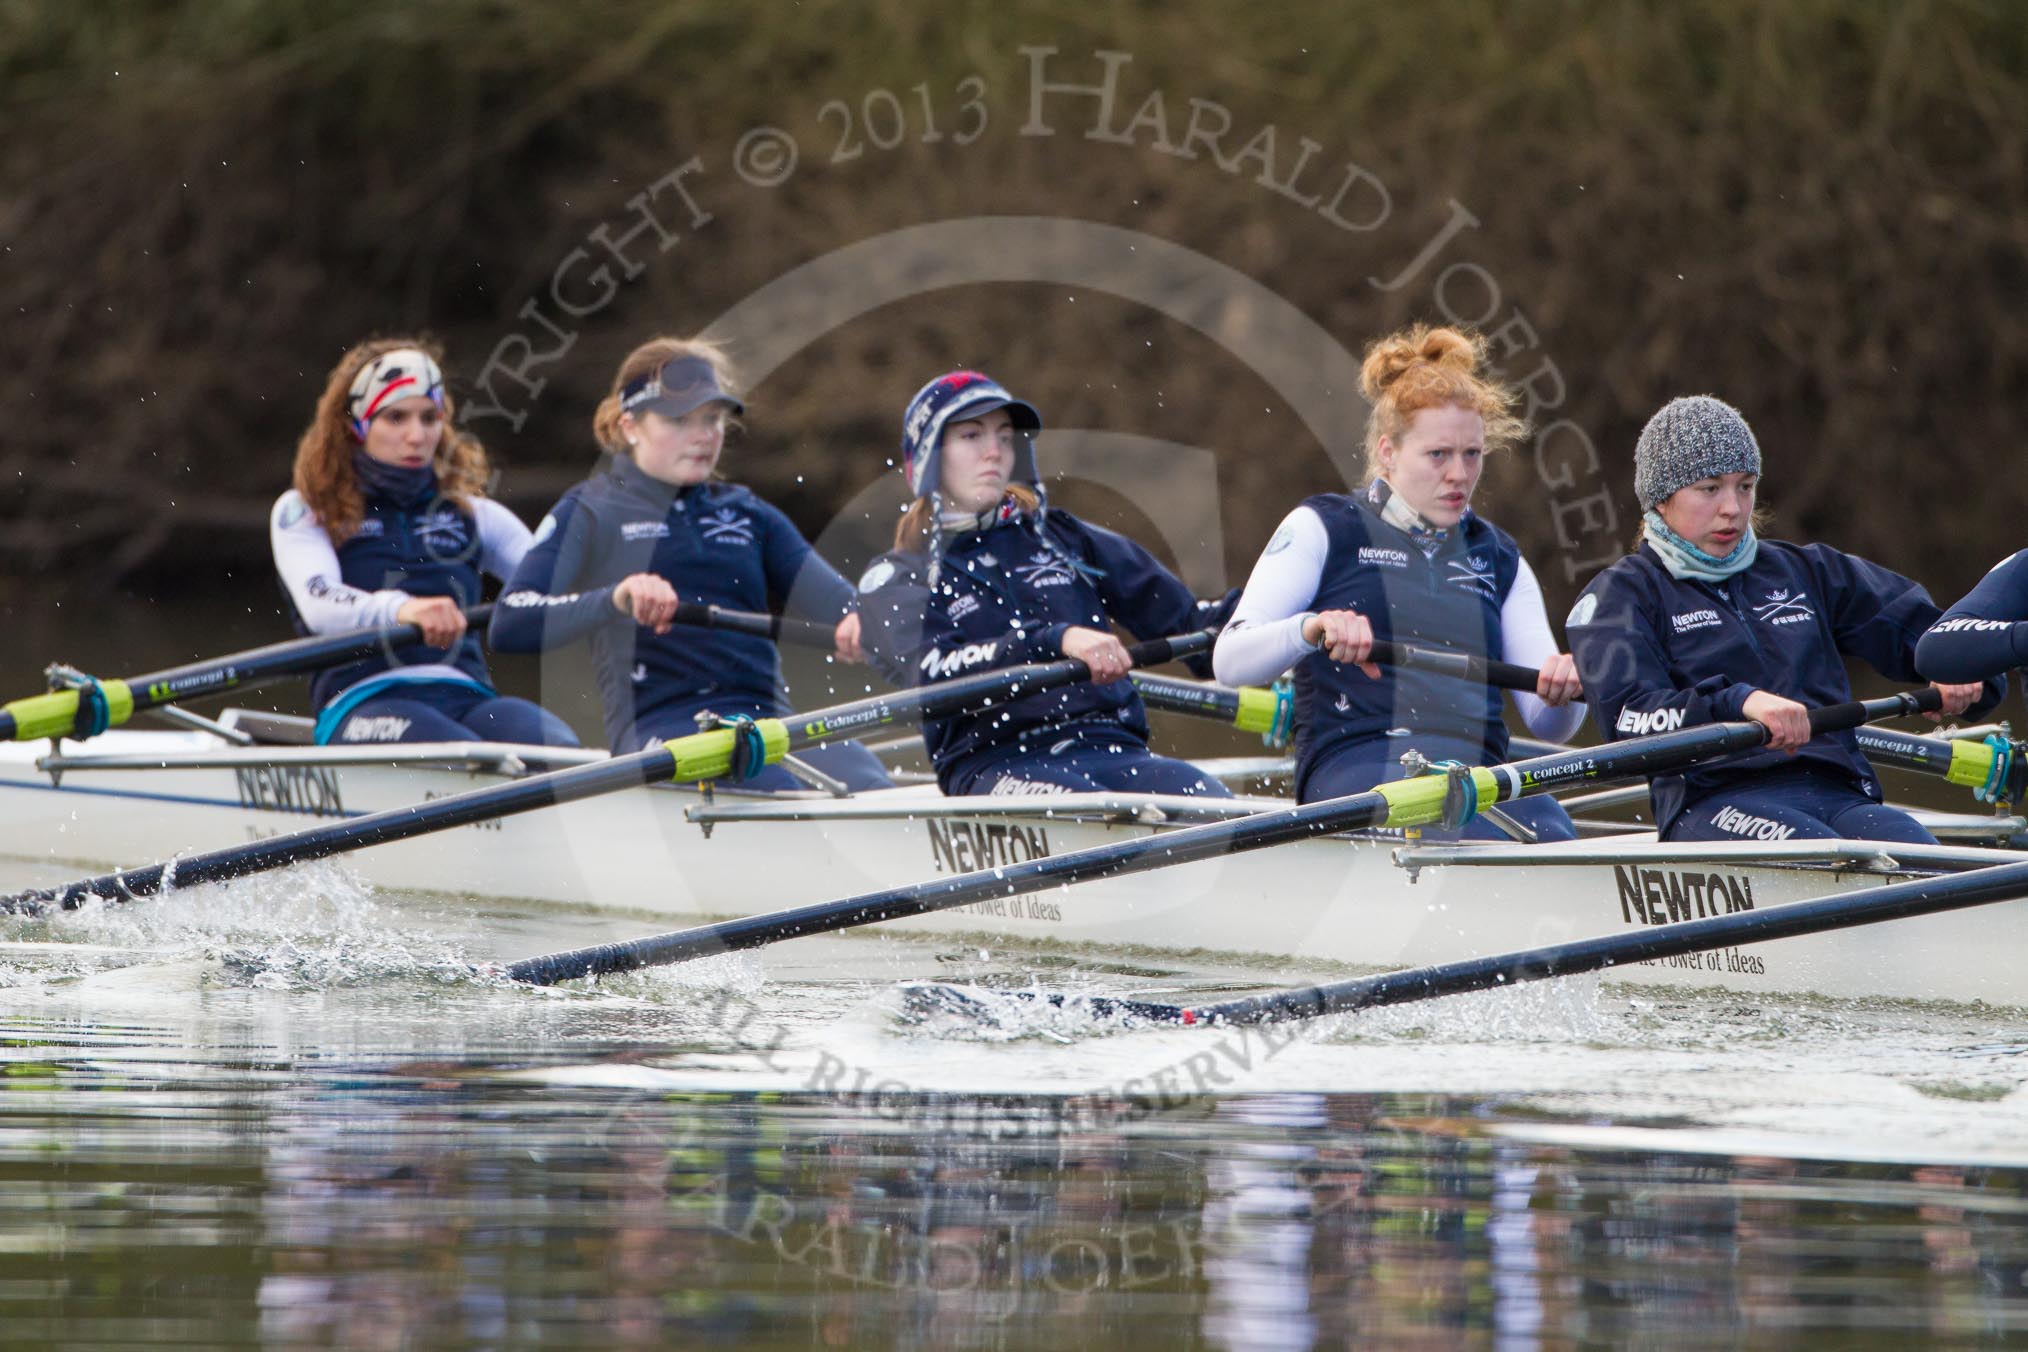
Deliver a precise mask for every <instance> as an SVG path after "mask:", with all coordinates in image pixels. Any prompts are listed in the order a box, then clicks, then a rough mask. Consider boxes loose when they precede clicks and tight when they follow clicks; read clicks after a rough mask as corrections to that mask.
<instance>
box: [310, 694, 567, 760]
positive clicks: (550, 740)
mask: <svg viewBox="0 0 2028 1352" xmlns="http://www.w3.org/2000/svg"><path fill="white" fill-rule="evenodd" d="M331 742H332V744H333V745H341V744H356V743H360V742H520V743H522V744H524V745H526V746H576V745H577V744H578V740H577V734H576V733H574V732H572V731H571V730H570V724H568V723H566V722H564V721H563V720H562V719H560V718H558V717H557V716H556V715H555V714H553V713H551V712H549V710H547V709H545V708H543V707H542V706H541V705H539V704H533V703H530V702H529V701H528V700H525V699H517V698H515V697H514V696H512V695H490V694H487V693H486V692H485V691H484V690H475V689H472V688H471V687H469V686H459V685H417V686H416V687H415V688H413V689H409V690H404V689H402V688H401V687H400V686H395V687H393V688H391V689H390V690H389V691H388V692H387V693H386V694H384V695H375V696H373V697H372V698H371V699H367V700H363V701H361V702H360V704H359V705H358V707H356V708H354V709H353V710H352V712H351V713H350V714H347V715H346V717H345V721H344V722H342V723H340V724H339V725H338V730H337V731H336V732H335V733H333V734H332V736H331Z"/></svg>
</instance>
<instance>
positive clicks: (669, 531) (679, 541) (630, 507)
mask: <svg viewBox="0 0 2028 1352" xmlns="http://www.w3.org/2000/svg"><path fill="white" fill-rule="evenodd" d="M635 573H659V574H661V575H662V576H663V577H665V578H667V579H668V580H669V583H670V585H672V586H673V587H675V588H676V594H677V595H678V596H679V597H681V598H682V599H683V600H685V601H694V602H697V603H699V604H701V605H716V606H723V607H725V608H726V609H729V610H747V611H764V610H772V609H785V610H787V611H788V612H789V613H791V614H795V615H799V616H801V617H803V618H805V619H811V620H817V621H821V622H823V623H828V624H835V623H836V622H837V621H838V620H839V619H841V618H842V617H843V616H844V615H845V613H846V612H847V611H848V610H850V609H851V604H852V585H851V584H850V583H849V582H847V581H846V580H845V579H844V578H842V577H840V576H839V575H838V571H837V570H836V569H834V568H833V567H831V565H830V564H828V563H826V562H824V560H823V559H822V558H821V557H820V556H819V555H818V554H817V552H816V551H815V550H813V549H812V548H811V547H810V542H809V541H807V540H805V539H804V538H803V536H802V532H800V531H798V530H797V529H796V527H795V523H794V522H792V521H790V520H789V518H788V517H787V516H785V515H783V513H782V512H781V510H780V509H778V508H776V507H773V506H770V505H769V504H768V503H766V502H763V501H762V500H761V499H760V498H758V497H756V496H755V495H754V494H753V493H752V492H751V491H750V490H748V489H746V488H743V487H740V486H738V485H736V484H725V483H704V484H698V485H694V486H691V487H687V488H680V489H679V488H677V487H676V486H674V485H672V484H666V483H663V482H662V481H661V480H659V479H655V478H652V477H650V476H649V475H647V474H644V473H642V472H641V470H640V468H639V467H638V466H637V465H635V464H634V462H633V461H631V460H628V459H625V458H622V457H614V458H613V459H611V460H610V461H609V462H608V463H607V464H606V465H605V466H604V467H603V468H602V469H601V471H600V472H598V473H596V474H593V475H592V476H591V477H590V478H589V479H586V480H585V481H584V482H583V483H580V484H578V485H576V486H575V487H573V488H572V489H571V490H570V491H569V492H567V493H565V494H564V495H563V498H562V499H561V500H560V501H559V502H558V503H557V504H556V507H555V508H554V510H552V511H551V512H550V514H549V515H548V517H546V518H545V519H544V520H543V522H542V524H541V526H539V527H538V528H537V529H536V533H535V545H534V547H533V548H531V549H530V550H529V551H528V554H527V557H525V558H524V559H522V561H521V566H520V567H519V568H518V569H516V570H515V572H514V576H513V578H512V579H511V580H510V581H509V582H508V584H507V590H506V591H505V592H504V593H502V595H501V597H500V602H499V604H498V605H497V606H496V607H495V608H494V611H493V627H492V642H493V646H494V647H495V648H497V649H499V650H500V651H501V652H535V651H538V650H540V649H543V648H553V647H556V646H558V645H560V644H565V643H570V642H573V641H575V640H577V639H580V638H587V637H588V638H589V639H590V640H591V649H592V660H593V666H594V669H595V671H596V673H597V677H598V684H599V694H600V696H601V698H602V700H603V703H604V705H605V721H606V736H607V739H608V742H609V744H610V745H611V746H612V748H613V750H614V751H616V752H625V751H633V750H635V749H637V747H638V743H639V739H638V738H637V737H635V736H634V735H633V726H634V723H635V720H636V719H639V718H645V717H646V716H647V715H649V714H650V713H653V712H655V711H656V710H659V709H662V708H665V707H667V706H670V705H679V704H693V703H704V702H708V703H710V704H711V706H712V707H713V708H714V709H716V710H718V711H720V712H723V713H758V714H763V715H779V714H785V713H788V712H790V711H791V706H790V704H789V703H788V698H787V692H786V691H785V690H784V689H783V688H782V677H781V662H780V659H779V656H778V654H777V653H776V651H775V645H774V644H773V643H772V642H771V641H770V640H768V639H765V638H760V637H757V636H755V635H751V634H734V633H728V632H727V631H725V630H722V629H706V628H701V627H698V626H694V625H683V624H678V625H674V626H672V627H671V628H670V630H669V632H668V633H666V634H656V633H655V632H654V631H653V630H651V629H645V628H643V627H641V626H640V625H637V624H635V623H634V621H633V620H632V618H631V617H629V616H626V615H622V614H620V612H619V611H617V610H615V609H614V608H613V588H614V586H615V585H617V584H618V583H619V582H620V581H621V580H622V579H624V578H626V577H629V576H631V575H633V574H635Z"/></svg>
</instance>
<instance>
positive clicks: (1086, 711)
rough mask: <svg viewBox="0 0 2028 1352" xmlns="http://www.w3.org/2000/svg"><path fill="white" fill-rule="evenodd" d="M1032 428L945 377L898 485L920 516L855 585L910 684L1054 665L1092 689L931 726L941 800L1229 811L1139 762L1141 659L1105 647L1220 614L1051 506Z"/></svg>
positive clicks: (1203, 779) (1014, 407)
mask: <svg viewBox="0 0 2028 1352" xmlns="http://www.w3.org/2000/svg"><path fill="white" fill-rule="evenodd" d="M1041 428H1042V416H1041V415H1040V414H1039V413H1037V412H1036V411H1035V408H1034V406H1033V405H1031V404H1028V403H1026V402H1024V401H1022V400H1019V399H1016V398H1015V397H1014V396H1013V395H1011V394H1009V393H1008V392H1007V391H1006V390H1004V389H1002V388H1001V387H1000V386H999V385H997V384H995V383H994V382H993V381H992V380H990V379H988V378H987V377H985V376H983V375H981V374H979V373H978V372H977V371H952V372H950V373H949V374H947V375H942V376H939V377H937V378H936V379H935V380H932V381H931V382H930V383H929V384H927V385H925V386H923V387H922V389H921V390H919V391H917V393H916V396H915V398H913V399H911V400H910V401H909V404H908V411H907V413H906V414H905V415H904V416H903V420H902V441H901V457H902V464H901V470H902V474H903V475H904V476H905V477H906V478H907V479H908V482H909V487H910V488H911V489H912V490H913V491H914V493H915V501H914V503H913V504H912V505H911V506H910V507H909V508H908V510H907V512H906V513H905V514H904V515H903V516H902V518H901V522H900V524H899V525H898V526H897V527H896V528H895V533H894V549H893V551H892V552H890V553H888V554H885V555H883V556H882V557H881V558H879V559H877V560H875V561H874V563H873V565H872V566H871V567H870V568H868V569H867V570H866V574H865V576H864V577H863V578H861V579H860V582H859V592H860V597H859V609H860V613H861V614H862V615H864V616H865V617H866V647H867V651H868V653H869V655H871V656H872V658H873V659H874V661H875V662H876V664H878V665H879V666H880V667H881V668H882V669H883V670H884V671H885V672H886V673H887V675H888V677H889V678H890V679H891V680H893V681H895V682H896V683H897V684H902V685H915V684H918V683H922V682H931V681H941V680H947V679H950V678H951V677H955V676H961V675H969V674H972V673H974V672H978V671H985V670H990V669H992V668H996V667H1008V666H1014V665H1017V664H1019V663H1024V662H1042V661H1053V660H1056V659H1058V658H1063V657H1074V658H1077V659H1078V660H1079V661H1081V662H1083V663H1085V664H1086V665H1087V666H1088V667H1090V668H1091V680H1090V681H1089V682H1088V683H1081V684H1078V685H1075V686H1070V687H1068V688H1062V689H1055V690H1045V691H1036V692H1033V693H1030V694H1027V695H1022V696H1019V697H1017V698H1015V699H1013V700H1011V701H1009V702H1006V703H1003V704H1000V705H997V706H995V707H993V708H991V709H987V710H983V711H981V712H979V713H976V714H958V715H953V716H951V717H948V718H940V719H932V720H930V721H929V722H928V723H927V724H926V725H925V728H924V739H925V741H927V743H928V745H929V751H930V758H931V760H932V761H933V762H934V763H935V765H936V771H937V780H938V782H939V783H940V784H942V785H943V788H944V792H946V793H950V794H988V793H992V794H1028V793H1058V792H1062V791H1063V790H1066V789H1070V790H1103V789H1125V790H1132V791H1136V792H1140V793H1171V794H1196V795H1200V796H1207V797H1227V796H1230V795H1229V794H1227V792H1226V789H1225V786H1224V785H1222V784H1220V783H1218V782H1217V781H1216V780H1214V779H1211V778H1208V777H1207V776H1205V775H1204V774H1202V773H1200V772H1199V771H1198V770H1197V769H1196V767H1194V766H1192V765H1189V764H1187V763H1185V762H1183V761H1177V760H1169V759H1167V758H1165V757H1162V756H1157V755H1155V754H1153V753H1152V752H1150V751H1149V750H1148V716H1147V712H1146V710H1144V709H1143V708H1142V706H1141V697H1140V696H1139V695H1137V694H1135V693H1134V687H1133V683H1132V682H1130V681H1128V680H1127V679H1126V676H1127V671H1128V669H1129V668H1131V667H1132V666H1133V659H1132V658H1131V656H1130V655H1129V654H1128V652H1127V650H1126V647H1125V645H1123V644H1122V643H1121V642H1120V640H1119V639H1118V638H1116V637H1114V635H1113V632H1112V625H1113V622H1114V621H1116V620H1117V621H1118V622H1119V623H1121V624H1123V625H1125V626H1126V627H1127V629H1129V630H1131V631H1132V632H1133V633H1134V635H1135V636H1136V637H1138V638H1144V639H1145V638H1157V637H1166V636H1168V635H1171V634H1176V633H1181V632H1185V631H1188V630H1194V629H1202V628H1204V627H1205V626H1207V625H1209V624H1213V623H1216V622H1217V620H1218V619H1219V618H1220V613H1221V612H1222V610H1223V609H1225V608H1226V607H1225V605H1224V604H1223V603H1213V602H1203V601H1199V600H1198V599H1197V598H1196V597H1195V596H1194V595H1192V594H1191V591H1190V589H1189V588H1188V587H1186V586H1185V585H1184V584H1183V583H1182V582H1181V581H1180V580H1179V579H1178V578H1177V577H1176V576H1175V575H1174V574H1173V573H1171V572H1170V571H1169V570H1168V569H1166V568H1164V567H1163V566H1162V565H1161V564H1160V563H1158V562H1156V561H1155V558H1154V556H1152V555H1151V554H1149V553H1148V551H1147V550H1145V549H1143V548H1141V547H1140V546H1139V545H1137V544H1135V543H1134V542H1133V541H1132V540H1129V539H1127V538H1126V537H1125V536H1123V535H1117V534H1115V533H1114V532H1112V531H1109V530H1103V529H1101V528H1099V527H1097V526H1092V525H1088V524H1086V523H1085V522H1083V521H1080V520H1078V519H1077V518H1076V517H1074V516H1072V515H1070V513H1068V512H1064V511H1058V510H1055V509H1052V508H1049V507H1047V506H1045V505H1044V502H1043V497H1042V481H1041V477H1040V474H1039V473H1038V471H1037V468H1036V461H1035V434H1036V433H1037V432H1038V431H1040V430H1041ZM1196 665H1197V666H1199V667H1202V665H1203V659H1201V658H1200V659H1198V660H1197V663H1196Z"/></svg>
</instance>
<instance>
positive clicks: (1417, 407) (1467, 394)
mask: <svg viewBox="0 0 2028 1352" xmlns="http://www.w3.org/2000/svg"><path fill="white" fill-rule="evenodd" d="M1485 366H1486V340H1485V339H1483V338H1481V337H1480V336H1479V335H1478V334H1476V333H1472V332H1470V331H1469V330H1465V329H1454V328H1432V327H1431V326H1430V325H1428V324H1416V325H1414V326H1412V327H1410V328H1406V329H1403V330H1401V331H1400V332H1398V333H1390V334H1389V335H1387V336H1386V337H1385V338H1379V339H1375V340H1374V342H1373V343H1372V345H1371V346H1369V347H1368V348H1367V349H1366V359H1365V361H1364V362H1363V363H1362V364H1361V366H1360V368H1359V388H1360V390H1361V392H1362V393H1364V394H1365V396H1366V398H1367V400H1368V401H1369V402H1370V403H1371V404H1372V405H1373V416H1372V417H1370V418H1368V419H1367V420H1366V463H1367V466H1368V468H1367V473H1368V475H1369V476H1371V475H1376V474H1378V473H1379V472H1380V470H1379V458H1378V457H1379V450H1380V439H1381V438H1382V437H1386V438H1388V439H1389V440H1391V441H1395V442H1399V441H1400V440H1401V438H1402V435H1403V433H1405V432H1407V431H1408V420H1409V419H1410V418H1412V417H1414V416H1415V415H1416V414H1418V413H1420V412H1421V411H1422V410H1424V409H1426V408H1452V407H1455V408H1462V409H1469V410H1470V411H1472V412H1473V413H1476V414H1478V415H1479V417H1480V418H1482V419H1484V420H1485V424H1486V449H1487V450H1488V451H1497V450H1499V449H1501V448H1502V447H1504V446H1508V445H1511V444H1512V443H1513V442H1515V441H1517V440H1519V439H1520V437H1521V435H1522V434H1523V433H1524V432H1526V431H1527V430H1528V429H1527V424H1525V423H1524V422H1522V421H1521V419H1519V418H1517V417H1515V416H1514V411H1513V410H1514V391H1513V390H1512V389H1510V388H1508V387H1507V386H1506V385H1504V384H1502V383H1501V382H1500V381H1498V380H1495V379H1493V378H1491V377H1490V376H1487V375H1484V374H1482V372H1483V371H1484V370H1485Z"/></svg>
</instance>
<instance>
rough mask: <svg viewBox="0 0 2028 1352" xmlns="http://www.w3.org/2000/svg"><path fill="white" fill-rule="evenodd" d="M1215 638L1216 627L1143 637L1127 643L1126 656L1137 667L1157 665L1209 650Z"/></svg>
mask: <svg viewBox="0 0 2028 1352" xmlns="http://www.w3.org/2000/svg"><path fill="white" fill-rule="evenodd" d="M1217 638H1218V631H1217V630H1216V629H1197V630H1193V631H1191V632H1190V633H1187V634H1171V635H1169V637H1167V638H1150V639H1143V640H1142V641H1141V642H1139V643H1129V644H1128V645H1127V656H1128V657H1131V658H1133V659H1134V665H1135V666H1137V667H1159V666H1161V665H1162V664H1163V663H1164V662H1174V661H1178V660H1180V659H1182V658H1185V657H1196V656H1198V655H1199V654H1201V653H1207V652H1210V651H1211V645H1212V643H1213V642H1214V641H1215V640H1216V639H1217ZM1073 660H1074V659H1073Z"/></svg>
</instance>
